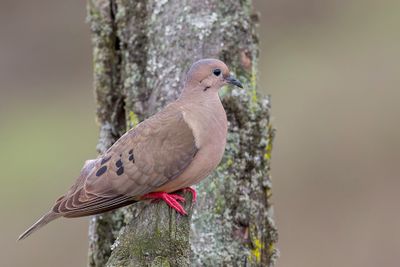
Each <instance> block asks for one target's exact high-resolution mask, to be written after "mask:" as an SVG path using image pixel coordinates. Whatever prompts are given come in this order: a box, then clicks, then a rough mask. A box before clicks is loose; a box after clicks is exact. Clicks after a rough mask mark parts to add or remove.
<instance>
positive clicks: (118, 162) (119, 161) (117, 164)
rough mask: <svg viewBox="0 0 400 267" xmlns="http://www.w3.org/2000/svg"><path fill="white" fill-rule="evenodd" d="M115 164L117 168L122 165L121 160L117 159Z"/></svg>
mask: <svg viewBox="0 0 400 267" xmlns="http://www.w3.org/2000/svg"><path fill="white" fill-rule="evenodd" d="M115 166H117V168H119V167H122V160H121V159H119V160H118V161H117V162H115Z"/></svg>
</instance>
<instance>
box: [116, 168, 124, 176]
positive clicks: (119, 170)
mask: <svg viewBox="0 0 400 267" xmlns="http://www.w3.org/2000/svg"><path fill="white" fill-rule="evenodd" d="M123 173H124V167H120V168H119V169H118V170H117V175H118V176H120V175H122V174H123Z"/></svg>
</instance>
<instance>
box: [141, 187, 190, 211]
mask: <svg viewBox="0 0 400 267" xmlns="http://www.w3.org/2000/svg"><path fill="white" fill-rule="evenodd" d="M142 198H143V199H162V200H164V202H165V203H167V205H168V206H170V207H171V208H173V209H174V210H176V211H177V212H179V213H180V214H182V215H187V213H186V211H185V209H184V208H183V207H182V205H181V204H179V202H178V201H180V202H185V198H184V197H182V196H180V195H177V194H168V193H166V192H153V193H149V194H146V195H144V196H143V197H142Z"/></svg>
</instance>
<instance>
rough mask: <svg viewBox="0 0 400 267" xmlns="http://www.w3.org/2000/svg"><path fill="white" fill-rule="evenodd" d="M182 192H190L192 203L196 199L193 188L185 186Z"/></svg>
mask: <svg viewBox="0 0 400 267" xmlns="http://www.w3.org/2000/svg"><path fill="white" fill-rule="evenodd" d="M182 191H183V192H190V193H192V205H193V204H194V203H196V201H197V192H196V190H195V189H194V188H191V187H186V188H183V189H182Z"/></svg>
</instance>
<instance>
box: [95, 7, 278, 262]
mask: <svg viewBox="0 0 400 267" xmlns="http://www.w3.org/2000/svg"><path fill="white" fill-rule="evenodd" d="M88 19H89V23H90V27H91V31H92V41H93V46H94V52H93V55H94V81H95V91H96V97H97V104H98V109H97V117H98V121H99V123H100V140H99V144H98V150H99V152H104V151H105V150H106V149H107V148H108V147H109V146H110V145H111V144H112V143H113V142H114V141H115V140H116V139H118V137H119V136H121V135H122V134H123V133H124V132H125V131H126V129H127V128H130V127H134V126H135V125H136V124H137V123H138V122H139V121H141V120H143V119H145V118H147V117H148V116H150V115H152V114H154V113H155V112H157V111H159V110H160V109H161V108H162V107H163V106H164V105H165V104H167V103H168V102H171V101H173V100H175V99H176V98H177V97H178V95H179V93H180V91H179V90H180V88H181V86H182V81H183V77H184V75H185V72H186V71H187V70H188V68H189V67H190V65H191V64H192V63H193V62H194V61H195V60H198V59H201V58H206V57H214V58H220V59H222V60H223V61H225V62H226V63H227V64H228V66H229V67H230V68H231V71H232V72H233V73H235V75H236V76H237V77H238V78H239V79H240V80H241V81H242V82H243V83H244V85H245V89H243V90H239V89H237V88H231V87H229V88H228V87H226V88H224V89H222V92H221V97H222V100H223V104H224V107H225V109H226V111H227V115H228V120H229V134H228V143H227V148H226V152H225V156H224V159H223V161H222V163H221V164H220V166H219V167H218V169H217V170H216V171H215V172H214V173H213V175H211V177H209V178H207V179H206V180H205V181H204V182H202V183H201V184H200V185H198V186H197V190H198V192H199V197H198V202H197V204H196V205H195V207H194V211H193V210H192V209H191V208H190V207H191V203H190V201H189V199H190V197H189V196H188V195H185V197H186V199H187V200H188V203H186V209H188V210H190V214H189V216H186V217H182V216H179V215H177V214H176V213H175V212H174V211H171V210H170V209H169V208H168V207H167V206H166V205H165V204H163V203H158V204H152V205H146V204H143V203H139V204H135V205H132V206H131V207H127V208H122V209H120V210H118V211H114V212H110V213H106V214H103V215H100V216H95V217H94V218H93V219H92V220H91V222H90V229H89V239H90V240H89V245H90V247H89V266H91V267H94V266H96V267H99V266H189V265H193V266H273V265H274V262H275V258H276V255H277V250H276V249H275V246H274V245H275V243H276V241H277V232H276V229H275V226H274V222H273V219H272V207H271V204H270V196H271V183H270V173H269V163H270V157H271V148H272V139H273V135H274V130H273V128H272V126H271V124H270V121H269V117H270V114H269V111H270V103H269V98H261V97H259V95H258V94H257V92H256V87H257V85H256V80H257V60H258V40H257V36H256V34H255V24H256V21H255V20H256V19H257V16H256V15H254V14H253V13H252V6H251V1H250V0H240V1H238V0H218V1H217V0H196V1H195V0H191V1H189V0H149V1H145V0H135V1H133V0H130V1H129V0H89V3H88ZM192 213H193V216H192ZM192 217H193V218H192ZM190 229H191V230H190ZM189 235H190V240H189Z"/></svg>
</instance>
